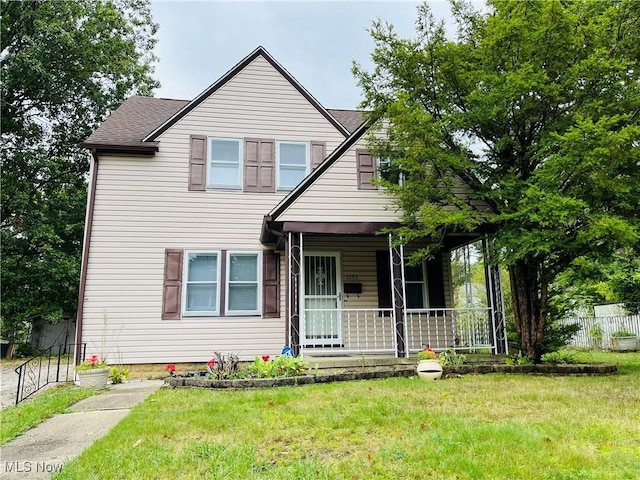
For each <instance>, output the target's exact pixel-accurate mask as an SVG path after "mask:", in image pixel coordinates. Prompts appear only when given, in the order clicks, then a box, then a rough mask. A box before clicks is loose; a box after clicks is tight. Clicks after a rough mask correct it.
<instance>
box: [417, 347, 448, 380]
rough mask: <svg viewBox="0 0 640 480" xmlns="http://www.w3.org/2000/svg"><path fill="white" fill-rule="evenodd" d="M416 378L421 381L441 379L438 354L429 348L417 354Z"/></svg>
mask: <svg viewBox="0 0 640 480" xmlns="http://www.w3.org/2000/svg"><path fill="white" fill-rule="evenodd" d="M417 370H418V377H419V378H421V379H423V380H438V379H439V378H440V377H442V365H440V362H439V361H438V354H437V353H436V352H434V351H433V350H432V349H430V348H429V347H425V348H423V349H422V350H420V351H419V352H418V366H417Z"/></svg>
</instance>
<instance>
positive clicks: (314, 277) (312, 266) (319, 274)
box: [304, 256, 337, 296]
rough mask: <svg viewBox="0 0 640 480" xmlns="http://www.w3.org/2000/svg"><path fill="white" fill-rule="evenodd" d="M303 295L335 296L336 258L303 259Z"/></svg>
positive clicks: (314, 257)
mask: <svg viewBox="0 0 640 480" xmlns="http://www.w3.org/2000/svg"><path fill="white" fill-rule="evenodd" d="M304 262H305V265H304V269H305V277H306V279H305V294H306V295H323V296H324V295H336V294H337V288H336V257H321V256H317V257H316V256H313V257H305V259H304Z"/></svg>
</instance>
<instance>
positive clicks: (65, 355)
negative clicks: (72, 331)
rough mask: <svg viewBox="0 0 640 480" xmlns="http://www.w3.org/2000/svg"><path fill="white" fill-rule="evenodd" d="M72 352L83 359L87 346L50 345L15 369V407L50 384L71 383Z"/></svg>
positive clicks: (72, 375)
mask: <svg viewBox="0 0 640 480" xmlns="http://www.w3.org/2000/svg"><path fill="white" fill-rule="evenodd" d="M74 351H75V352H78V354H79V357H80V358H81V359H83V358H84V357H85V355H86V351H87V344H86V343H67V344H64V345H52V346H51V347H49V348H47V349H46V350H43V351H42V352H40V353H39V354H38V355H36V356H35V357H32V358H30V359H29V360H27V361H26V362H24V363H23V364H22V365H20V366H19V367H17V368H16V373H17V374H18V388H17V391H16V405H17V404H18V403H20V402H21V401H23V400H25V399H27V398H29V397H30V396H31V395H33V394H34V393H36V392H37V391H39V390H41V389H42V388H44V387H46V386H47V385H49V384H50V383H58V382H73V380H74V367H75V364H74V361H73V353H74ZM56 352H57V353H56Z"/></svg>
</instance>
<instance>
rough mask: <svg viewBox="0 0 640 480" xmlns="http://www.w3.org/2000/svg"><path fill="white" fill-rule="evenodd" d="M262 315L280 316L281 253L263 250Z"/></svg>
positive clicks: (268, 316)
mask: <svg viewBox="0 0 640 480" xmlns="http://www.w3.org/2000/svg"><path fill="white" fill-rule="evenodd" d="M262 316H263V317H264V318H277V317H280V255H279V254H278V253H276V252H271V251H268V250H265V251H263V252H262Z"/></svg>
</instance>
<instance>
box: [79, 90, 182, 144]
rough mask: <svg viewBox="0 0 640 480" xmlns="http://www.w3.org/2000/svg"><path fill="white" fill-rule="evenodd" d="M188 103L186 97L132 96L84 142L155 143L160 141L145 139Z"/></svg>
mask: <svg viewBox="0 0 640 480" xmlns="http://www.w3.org/2000/svg"><path fill="white" fill-rule="evenodd" d="M187 103H189V102H188V101H186V100H169V99H166V98H153V97H139V96H134V97H130V98H128V99H127V100H125V102H124V103H123V104H122V105H120V107H118V109H117V110H116V111H115V112H113V113H112V114H111V116H110V117H109V118H107V119H106V120H105V121H104V122H103V123H102V125H100V127H98V129H97V130H96V131H95V132H93V133H92V134H91V135H90V136H89V138H87V139H86V140H85V142H84V146H85V147H87V148H92V147H97V148H100V147H106V146H120V147H144V146H154V145H156V142H148V143H146V144H145V143H142V142H141V140H142V139H143V138H144V137H146V136H147V135H148V134H149V133H150V132H151V131H153V130H154V129H155V128H156V127H157V126H158V125H161V124H162V123H164V122H165V121H166V120H167V119H169V118H170V117H171V116H172V115H174V114H175V113H176V112H177V111H178V110H180V109H181V108H182V107H184V106H185V105H186V104H187Z"/></svg>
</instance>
